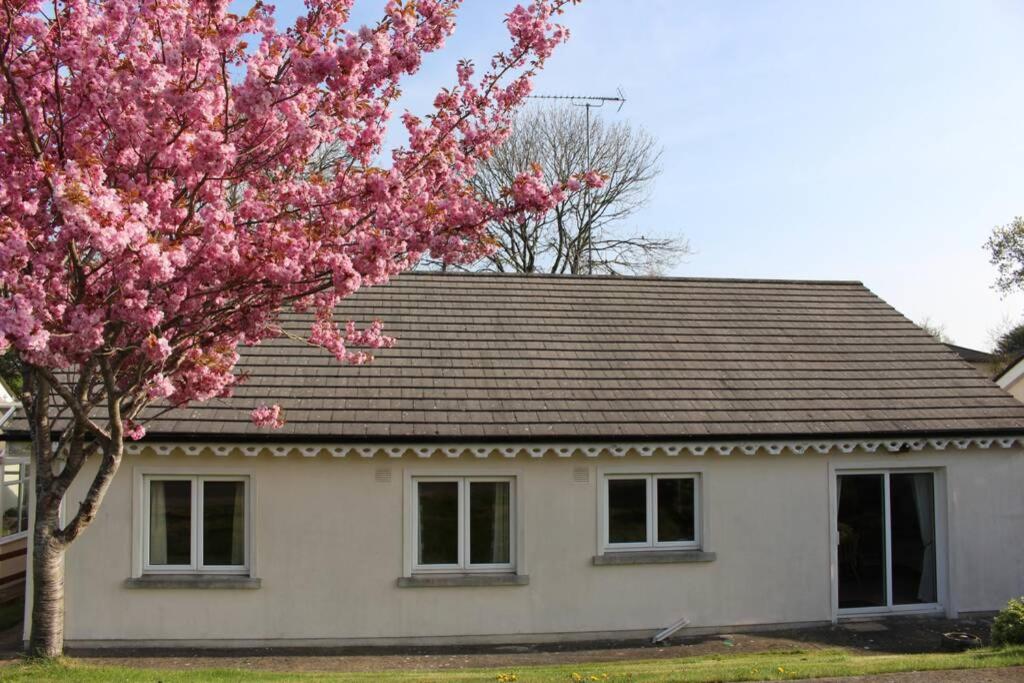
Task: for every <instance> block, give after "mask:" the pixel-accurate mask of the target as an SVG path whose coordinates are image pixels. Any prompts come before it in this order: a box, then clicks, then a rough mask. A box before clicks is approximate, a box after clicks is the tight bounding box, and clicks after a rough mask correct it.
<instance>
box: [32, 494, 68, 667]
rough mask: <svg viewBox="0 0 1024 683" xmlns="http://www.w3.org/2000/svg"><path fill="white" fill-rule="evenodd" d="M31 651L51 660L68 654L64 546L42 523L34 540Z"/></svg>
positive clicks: (33, 655)
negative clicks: (65, 633)
mask: <svg viewBox="0 0 1024 683" xmlns="http://www.w3.org/2000/svg"><path fill="white" fill-rule="evenodd" d="M37 514H38V511H37ZM28 652H29V655H31V656H32V657H47V658H49V657H59V656H61V655H62V654H63V653H64V546H63V544H61V543H58V542H56V541H55V540H54V539H53V537H52V535H51V534H47V530H46V529H45V528H43V527H41V525H39V524H36V529H35V533H34V534H33V537H32V630H31V633H30V635H29V646H28Z"/></svg>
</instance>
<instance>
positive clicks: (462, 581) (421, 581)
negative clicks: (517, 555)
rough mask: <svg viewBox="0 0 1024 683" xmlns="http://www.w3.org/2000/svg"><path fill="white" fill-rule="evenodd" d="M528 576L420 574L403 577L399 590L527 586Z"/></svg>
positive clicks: (400, 580)
mask: <svg viewBox="0 0 1024 683" xmlns="http://www.w3.org/2000/svg"><path fill="white" fill-rule="evenodd" d="M529 583H530V577H529V576H527V575H526V574H419V575H417V576H402V577H399V579H398V587H399V588H454V587H459V586H526V585H528V584H529Z"/></svg>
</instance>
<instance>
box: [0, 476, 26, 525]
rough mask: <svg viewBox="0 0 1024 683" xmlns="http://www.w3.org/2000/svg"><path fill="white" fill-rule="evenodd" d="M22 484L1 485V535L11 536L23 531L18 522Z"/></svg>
mask: <svg viewBox="0 0 1024 683" xmlns="http://www.w3.org/2000/svg"><path fill="white" fill-rule="evenodd" d="M20 490H21V484H3V485H2V486H0V514H2V515H3V517H2V522H0V536H10V535H12V534H16V533H18V532H19V531H21V530H22V529H21V525H20V524H19V522H18V507H19V501H18V494H19V492H20Z"/></svg>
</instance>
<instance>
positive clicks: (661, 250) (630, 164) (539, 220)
mask: <svg viewBox="0 0 1024 683" xmlns="http://www.w3.org/2000/svg"><path fill="white" fill-rule="evenodd" d="M589 126H590V130H589V133H590V135H589V154H588V136H587V132H588V131H587V117H586V113H585V112H584V111H583V109H582V108H580V107H574V106H572V105H566V106H562V107H554V108H543V109H541V108H537V109H530V110H527V111H525V112H523V113H522V114H520V115H519V117H518V118H517V119H516V122H515V125H514V127H513V130H512V133H511V135H510V136H509V138H508V140H507V141H506V142H505V143H504V144H502V145H501V146H500V147H499V148H498V149H497V150H496V152H495V154H494V155H493V156H492V157H491V158H490V159H488V160H486V161H485V162H483V163H482V164H481V167H480V169H479V171H478V173H477V175H476V178H475V179H474V184H475V186H476V188H477V190H478V191H479V192H480V193H481V194H483V195H484V196H486V197H488V198H490V199H496V198H497V195H498V194H499V193H500V192H501V191H502V188H506V187H508V186H509V185H510V183H511V182H512V180H513V179H515V177H516V176H517V175H518V174H520V173H523V172H526V171H529V170H531V168H533V167H534V165H536V166H539V168H540V169H541V171H542V172H543V174H544V177H545V180H546V181H547V182H549V183H551V184H554V183H562V182H565V181H566V180H568V179H569V177H570V176H573V175H578V174H580V173H582V172H584V171H587V170H596V171H598V172H600V173H601V174H603V175H605V176H607V181H606V182H605V185H604V186H603V187H601V188H600V189H582V190H580V191H577V192H572V193H570V194H568V195H567V197H566V199H565V200H564V201H563V202H562V203H560V204H559V205H558V206H556V207H555V210H554V211H552V212H550V213H549V214H546V215H544V216H540V217H536V218H531V217H528V218H526V219H522V218H514V219H508V220H504V221H499V222H496V223H495V224H493V225H492V227H491V236H492V237H493V238H494V239H495V241H496V242H497V246H498V248H497V250H496V251H495V252H494V253H493V254H492V255H491V256H490V257H488V258H486V259H485V260H484V261H482V262H480V263H476V264H473V265H472V266H469V268H470V269H474V270H495V271H500V272H520V273H533V272H547V273H563V274H585V273H604V274H650V273H658V272H662V271H663V270H664V269H666V268H668V267H669V266H671V265H673V264H674V263H675V262H677V261H678V260H679V259H680V258H681V257H682V256H684V255H685V254H687V253H689V251H690V249H689V244H688V243H687V241H686V240H685V239H683V238H682V237H678V236H669V237H653V236H652V237H648V236H646V235H644V234H642V233H640V232H638V231H636V230H634V229H632V228H630V227H627V226H626V225H624V224H625V222H626V219H628V218H629V217H630V216H632V215H633V213H634V212H636V210H637V209H639V208H640V207H641V206H643V205H644V204H645V203H646V202H647V200H648V198H649V195H650V191H651V187H652V185H653V183H654V180H655V179H656V178H657V176H658V174H659V173H660V172H661V169H660V167H659V160H660V157H661V150H660V149H659V148H658V145H657V141H656V140H655V139H654V138H653V137H652V136H651V135H650V134H649V133H647V132H646V131H644V130H642V129H639V128H635V127H633V126H630V125H629V124H627V123H612V124H608V123H605V122H604V121H602V120H601V119H600V118H599V117H596V116H595V117H592V118H591V120H590V124H589ZM588 156H589V159H588Z"/></svg>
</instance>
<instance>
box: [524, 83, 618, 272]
mask: <svg viewBox="0 0 1024 683" xmlns="http://www.w3.org/2000/svg"><path fill="white" fill-rule="evenodd" d="M527 98H528V99H531V100H562V101H564V102H568V103H569V104H571V105H572V106H574V107H583V108H584V109H585V110H586V122H587V123H586V153H587V168H586V170H588V171H590V170H592V169H591V160H590V110H591V109H600V108H601V107H603V106H604V105H606V104H608V103H609V102H618V104H619V106H618V108H616V109H615V111H616V112H620V111H622V107H623V106H624V105H625V104H626V95H625V93H623V92H622V88H616V89H615V96H614V97H609V96H607V95H603V96H602V95H527ZM583 191H584V192H589V191H590V190H589V189H588V188H584V190H583ZM593 274H594V239H593V235H590V236H588V239H587V275H593Z"/></svg>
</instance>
